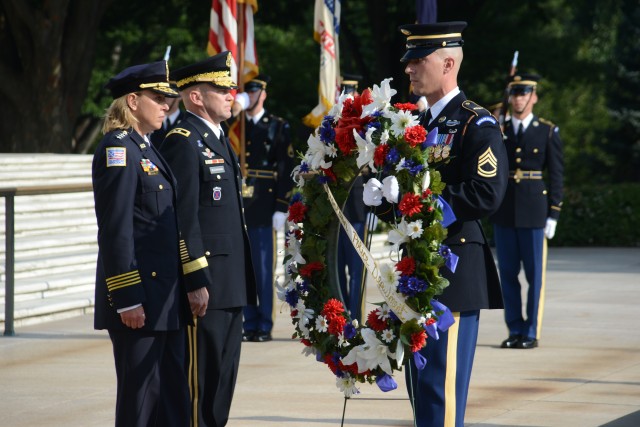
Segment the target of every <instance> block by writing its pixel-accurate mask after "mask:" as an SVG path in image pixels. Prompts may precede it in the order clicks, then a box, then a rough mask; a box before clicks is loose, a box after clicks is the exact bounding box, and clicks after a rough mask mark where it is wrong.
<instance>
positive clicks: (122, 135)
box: [115, 130, 127, 139]
mask: <svg viewBox="0 0 640 427" xmlns="http://www.w3.org/2000/svg"><path fill="white" fill-rule="evenodd" d="M125 136H127V131H126V130H123V131H122V132H120V133H117V134H116V135H115V137H116V138H117V139H122V138H124V137H125Z"/></svg>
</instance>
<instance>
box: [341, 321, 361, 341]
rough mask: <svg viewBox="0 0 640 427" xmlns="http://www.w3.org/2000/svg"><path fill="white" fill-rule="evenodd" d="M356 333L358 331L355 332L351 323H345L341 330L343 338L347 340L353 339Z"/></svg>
mask: <svg viewBox="0 0 640 427" xmlns="http://www.w3.org/2000/svg"><path fill="white" fill-rule="evenodd" d="M357 332H358V331H357V330H356V328H355V326H353V325H352V324H351V323H347V324H346V325H344V329H343V330H342V333H343V334H344V337H345V338H346V339H348V340H350V339H351V338H353V337H355V336H356V333H357Z"/></svg>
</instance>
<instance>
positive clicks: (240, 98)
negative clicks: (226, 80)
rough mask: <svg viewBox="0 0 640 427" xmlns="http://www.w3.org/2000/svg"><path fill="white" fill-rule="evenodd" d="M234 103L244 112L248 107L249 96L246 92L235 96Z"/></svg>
mask: <svg viewBox="0 0 640 427" xmlns="http://www.w3.org/2000/svg"><path fill="white" fill-rule="evenodd" d="M235 102H237V103H238V105H239V106H240V110H246V109H247V107H248V106H249V95H248V94H247V92H240V93H238V94H237V95H236V98H235Z"/></svg>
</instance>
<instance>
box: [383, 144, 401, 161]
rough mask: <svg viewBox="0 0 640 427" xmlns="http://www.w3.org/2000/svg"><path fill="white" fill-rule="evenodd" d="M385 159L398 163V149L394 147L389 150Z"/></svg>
mask: <svg viewBox="0 0 640 427" xmlns="http://www.w3.org/2000/svg"><path fill="white" fill-rule="evenodd" d="M386 160H387V162H389V163H398V161H399V160H400V153H398V150H397V149H396V148H395V147H393V148H392V149H391V150H389V152H388V153H387V157H386Z"/></svg>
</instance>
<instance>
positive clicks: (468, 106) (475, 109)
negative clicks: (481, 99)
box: [462, 99, 491, 116]
mask: <svg viewBox="0 0 640 427" xmlns="http://www.w3.org/2000/svg"><path fill="white" fill-rule="evenodd" d="M462 108H464V109H465V110H469V111H471V112H472V113H473V114H475V115H476V116H486V115H488V114H489V115H490V114H491V113H490V112H489V110H487V109H486V108H484V107H482V106H480V105H478V104H476V103H475V102H473V101H471V100H470V99H467V100H465V101H463V102H462Z"/></svg>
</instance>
